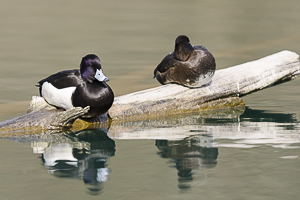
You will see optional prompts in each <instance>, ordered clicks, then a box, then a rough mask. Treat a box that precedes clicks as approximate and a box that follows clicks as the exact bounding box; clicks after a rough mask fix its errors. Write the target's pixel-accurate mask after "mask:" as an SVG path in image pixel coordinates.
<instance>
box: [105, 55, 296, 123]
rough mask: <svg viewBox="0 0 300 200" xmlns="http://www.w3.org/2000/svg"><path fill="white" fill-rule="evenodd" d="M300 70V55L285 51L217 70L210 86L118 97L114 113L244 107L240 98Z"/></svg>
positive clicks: (123, 116) (135, 115)
mask: <svg viewBox="0 0 300 200" xmlns="http://www.w3.org/2000/svg"><path fill="white" fill-rule="evenodd" d="M299 73H300V63H299V55H298V54H296V53H294V52H290V51H282V52H279V53H276V54H273V55H270V56H267V57H264V58H262V59H259V60H256V61H252V62H247V63H244V64H241V65H237V66H234V67H229V68H226V69H221V70H217V71H216V72H215V76H214V77H213V79H212V82H211V83H210V84H209V85H206V86H203V87H200V88H194V89H190V88H188V87H183V86H181V85H177V84H169V85H163V86H159V87H156V88H151V89H148V90H143V91H139V92H135V93H131V94H127V95H123V96H120V97H117V98H116V99H115V101H114V104H113V106H112V108H111V109H110V110H109V113H110V116H111V117H112V119H113V120H115V121H124V120H125V121H130V120H133V121H134V120H139V119H146V118H155V117H157V116H166V115H173V114H178V113H186V112H198V111H201V110H211V109H220V108H228V107H238V106H244V104H243V102H242V100H241V99H239V98H230V97H242V96H244V95H247V94H250V93H252V92H255V91H258V90H262V89H264V88H266V87H270V86H273V85H276V84H279V83H282V82H286V81H289V80H292V79H293V78H295V77H296V75H297V74H299Z"/></svg>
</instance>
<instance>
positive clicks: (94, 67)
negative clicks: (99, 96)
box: [80, 54, 108, 83]
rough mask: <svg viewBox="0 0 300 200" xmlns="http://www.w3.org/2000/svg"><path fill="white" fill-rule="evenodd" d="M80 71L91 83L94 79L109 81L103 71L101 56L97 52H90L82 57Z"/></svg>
mask: <svg viewBox="0 0 300 200" xmlns="http://www.w3.org/2000/svg"><path fill="white" fill-rule="evenodd" d="M80 73H81V77H82V78H83V79H84V80H86V81H88V82H90V83H92V82H93V81H100V82H102V81H104V82H105V81H108V78H107V77H105V76H104V74H103V72H102V67H101V61H100V58H99V57H98V56H96V55H95V54H88V55H86V56H84V57H83V58H82V60H81V63H80Z"/></svg>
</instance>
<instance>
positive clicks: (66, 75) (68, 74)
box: [37, 69, 82, 89]
mask: <svg viewBox="0 0 300 200" xmlns="http://www.w3.org/2000/svg"><path fill="white" fill-rule="evenodd" d="M45 82H48V83H51V84H52V85H53V86H54V87H56V88H57V89H62V88H67V87H73V86H78V85H79V84H81V83H82V78H81V76H80V72H79V70H77V69H74V70H65V71H61V72H58V73H56V74H53V75H51V76H49V77H47V78H44V79H42V80H40V81H39V82H38V85H37V86H38V87H41V86H42V85H43V84H44V83H45Z"/></svg>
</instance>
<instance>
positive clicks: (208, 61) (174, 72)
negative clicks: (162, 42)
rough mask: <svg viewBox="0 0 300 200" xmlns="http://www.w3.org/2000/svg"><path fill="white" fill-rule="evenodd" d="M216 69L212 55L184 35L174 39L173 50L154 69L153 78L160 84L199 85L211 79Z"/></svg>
mask: <svg viewBox="0 0 300 200" xmlns="http://www.w3.org/2000/svg"><path fill="white" fill-rule="evenodd" d="M215 70H216V62H215V58H214V57H213V55H212V54H211V53H210V52H209V51H208V50H207V49H206V48H205V47H203V46H193V45H192V44H191V43H190V40H189V38H188V37H187V36H185V35H180V36H178V37H177V38H176V40H175V50H174V52H171V53H170V54H169V55H167V56H166V57H165V58H164V59H163V60H162V61H161V62H160V63H159V65H158V66H157V67H156V69H155V70H154V78H156V79H157V80H158V82H160V83H161V84H167V83H178V84H181V85H184V86H187V87H191V88H192V87H201V86H202V85H205V84H207V83H209V82H210V81H211V80H212V77H213V75H214V74H215Z"/></svg>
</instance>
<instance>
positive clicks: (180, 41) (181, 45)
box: [174, 35, 194, 61]
mask: <svg viewBox="0 0 300 200" xmlns="http://www.w3.org/2000/svg"><path fill="white" fill-rule="evenodd" d="M193 50H194V47H193V46H192V45H191V43H190V39H189V38H188V37H187V36H185V35H179V36H178V37H177V38H176V40H175V50H174V55H175V57H176V59H177V60H180V61H187V60H188V58H189V56H190V54H191V52H192V51H193Z"/></svg>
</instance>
